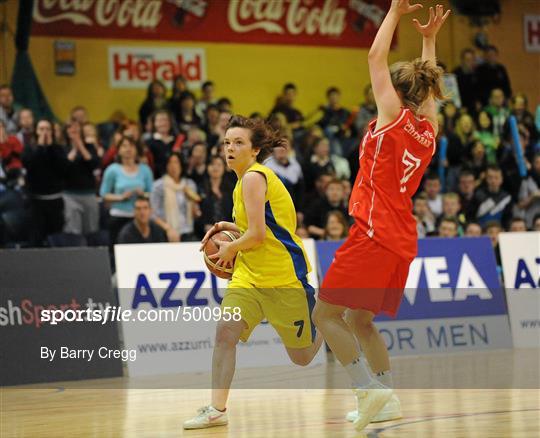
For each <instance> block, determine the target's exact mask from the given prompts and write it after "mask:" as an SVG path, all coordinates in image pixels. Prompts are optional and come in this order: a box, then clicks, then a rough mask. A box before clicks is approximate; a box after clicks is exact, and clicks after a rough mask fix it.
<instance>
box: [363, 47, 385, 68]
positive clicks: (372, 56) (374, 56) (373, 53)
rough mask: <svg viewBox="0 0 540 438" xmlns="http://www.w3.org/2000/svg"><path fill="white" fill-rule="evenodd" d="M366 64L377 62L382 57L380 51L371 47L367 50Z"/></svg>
mask: <svg viewBox="0 0 540 438" xmlns="http://www.w3.org/2000/svg"><path fill="white" fill-rule="evenodd" d="M367 59H368V64H375V63H377V62H379V61H380V60H381V59H383V57H382V56H381V52H380V51H379V50H376V49H373V48H371V49H370V51H369V52H368V56H367Z"/></svg>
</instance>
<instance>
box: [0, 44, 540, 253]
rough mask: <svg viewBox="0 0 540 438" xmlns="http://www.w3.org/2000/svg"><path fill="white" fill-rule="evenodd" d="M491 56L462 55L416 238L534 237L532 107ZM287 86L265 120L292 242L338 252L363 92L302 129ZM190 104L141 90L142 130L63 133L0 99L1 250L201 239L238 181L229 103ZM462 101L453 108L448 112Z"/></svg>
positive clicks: (539, 212) (203, 95) (178, 85)
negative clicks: (289, 210) (318, 242)
mask: <svg viewBox="0 0 540 438" xmlns="http://www.w3.org/2000/svg"><path fill="white" fill-rule="evenodd" d="M497 56H498V52H497V49H496V48H494V47H491V46H489V47H487V48H486V49H485V50H484V52H483V56H481V57H479V56H477V54H476V52H475V51H474V50H472V49H465V50H463V52H462V55H461V64H460V65H459V67H457V68H456V69H455V70H454V71H453V74H454V75H455V78H456V80H457V84H458V86H459V93H458V95H457V96H456V95H454V96H451V97H450V98H449V100H447V101H445V102H442V103H441V106H440V112H439V134H438V137H437V143H438V145H440V144H441V143H442V141H443V140H444V141H445V142H446V144H447V145H448V146H447V149H446V150H447V153H446V155H445V156H442V155H441V154H440V153H436V154H435V155H434V158H433V161H432V163H431V165H430V167H429V169H428V172H427V173H426V175H425V177H424V181H423V183H422V186H421V187H420V189H419V191H418V193H417V194H416V196H415V198H414V203H413V211H414V214H415V216H416V218H417V223H418V234H419V237H426V236H440V237H445V238H454V237H458V236H480V235H488V236H489V237H490V238H491V240H492V242H493V246H494V247H497V235H498V233H499V232H500V231H502V230H510V231H526V230H538V231H540V145H539V142H538V134H539V132H540V106H538V107H536V116H534V115H533V114H532V113H531V112H530V111H529V108H528V101H527V97H526V96H525V95H523V94H522V93H519V92H516V93H513V92H512V87H511V83H510V79H509V77H508V74H507V73H506V69H505V68H504V66H502V65H501V64H500V63H499V62H498V60H497ZM297 93H298V90H297V87H296V86H295V85H294V84H292V83H289V84H286V85H285V86H284V87H283V89H282V92H281V94H280V95H279V96H278V97H277V98H276V102H275V105H274V107H273V108H272V110H271V112H270V114H268V115H262V114H260V113H253V114H251V117H265V118H267V119H268V120H269V121H270V123H271V124H272V126H273V127H274V128H275V129H279V130H280V131H281V132H282V133H283V135H285V136H287V137H288V139H289V142H288V147H287V148H278V149H275V151H274V153H273V155H272V156H271V157H270V158H269V159H268V161H267V162H266V165H267V166H268V167H270V168H271V169H273V170H274V171H275V172H276V174H277V175H278V176H279V178H280V179H281V180H282V181H283V183H284V184H285V186H286V187H287V189H288V190H289V192H290V194H291V197H292V199H293V201H294V204H295V206H296V209H297V211H298V230H297V232H298V234H299V235H300V236H302V237H313V238H315V239H329V240H340V239H343V238H344V237H346V236H347V233H348V229H349V226H350V224H351V219H350V218H349V216H348V211H347V204H348V197H349V194H350V191H351V184H352V183H354V179H355V176H356V173H357V171H358V146H359V142H360V139H361V138H362V136H363V134H364V133H365V130H366V129H367V125H368V122H369V121H370V120H371V119H372V118H374V117H376V114H377V109H376V106H375V102H374V98H373V93H372V91H371V88H370V86H369V85H367V86H366V87H365V89H364V100H363V102H361V103H360V104H359V106H358V107H357V108H344V107H343V106H342V105H341V102H340V100H341V91H340V90H339V89H338V88H336V87H330V88H328V90H327V91H326V95H325V97H326V103H325V104H324V105H321V107H320V108H318V111H317V112H313V114H311V115H309V116H305V115H304V114H302V112H301V111H300V110H298V109H297V108H296V106H295V103H296V97H297ZM198 94H199V98H196V96H195V95H194V94H193V92H192V91H190V90H188V88H187V84H186V81H185V79H184V78H183V77H182V76H178V77H176V78H174V80H173V82H172V84H171V89H170V90H168V89H167V87H166V85H165V84H163V83H162V82H160V81H157V80H155V81H153V82H151V83H150V84H149V86H148V89H147V94H146V97H145V99H144V101H143V102H142V104H141V105H140V108H139V111H138V114H139V120H129V119H127V118H126V117H123V116H121V115H119V116H118V117H117V118H116V119H115V120H114V121H107V122H103V123H99V124H95V123H93V122H91V121H90V120H91V117H90V115H89V114H88V112H87V110H86V109H85V107H84V106H77V107H75V108H73V110H72V111H71V114H70V117H69V120H68V121H67V123H65V124H61V123H59V122H58V121H50V120H45V119H38V118H37V117H36V115H34V114H33V112H32V111H31V110H30V109H28V108H23V107H21V106H20V105H18V104H17V102H15V101H14V98H13V93H12V90H11V89H10V87H9V86H8V85H2V86H0V245H1V246H8V247H14V246H57V245H60V246H62V245H70V244H76V245H85V244H88V245H113V244H114V243H143V242H163V241H169V242H178V241H195V240H198V239H200V238H201V237H202V236H203V235H204V233H205V231H206V230H207V229H208V228H209V227H211V225H212V224H214V223H215V222H216V221H219V220H229V221H230V220H231V219H232V217H231V216H232V191H233V189H234V186H235V182H236V176H235V174H234V173H233V172H231V171H230V170H229V169H227V167H226V164H225V160H224V155H223V148H222V147H221V142H222V140H223V137H224V134H225V128H226V126H227V122H228V120H229V118H230V117H231V115H232V114H233V104H232V100H231V99H229V98H226V97H223V98H220V99H217V98H216V97H215V92H214V84H213V83H212V82H211V81H207V82H205V83H204V84H203V85H202V89H201V90H200V93H198ZM456 97H457V98H456ZM510 116H515V118H516V119H517V124H518V132H519V138H520V143H521V150H522V155H523V159H524V163H525V168H526V172H527V174H526V175H523V174H522V173H520V166H519V163H520V162H519V159H518V156H517V148H516V147H515V145H514V143H513V141H512V135H511V133H510V128H509V122H508V120H509V117H510Z"/></svg>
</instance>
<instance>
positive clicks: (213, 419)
mask: <svg viewBox="0 0 540 438" xmlns="http://www.w3.org/2000/svg"><path fill="white" fill-rule="evenodd" d="M197 412H198V414H197V416H196V417H194V418H192V419H191V420H187V421H184V429H206V428H207V427H214V426H225V425H226V424H227V423H228V422H229V420H228V419H227V412H221V411H218V410H217V409H215V408H213V407H212V406H205V407H203V408H201V409H199V410H198V411H197Z"/></svg>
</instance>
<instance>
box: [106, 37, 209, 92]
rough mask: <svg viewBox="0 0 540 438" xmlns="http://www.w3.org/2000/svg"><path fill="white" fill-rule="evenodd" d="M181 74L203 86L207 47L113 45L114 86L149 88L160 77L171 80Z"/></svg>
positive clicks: (111, 80) (111, 76)
mask: <svg viewBox="0 0 540 438" xmlns="http://www.w3.org/2000/svg"><path fill="white" fill-rule="evenodd" d="M177 75H182V76H184V78H186V80H187V81H188V84H189V87H190V88H199V87H200V86H201V85H202V82H203V81H205V80H206V56H205V51H204V49H188V48H185V47H181V48H163V47H126V46H118V47H117V46H110V47H109V85H110V86H111V88H146V87H148V83H149V82H150V81H152V80H154V79H159V80H161V81H164V82H166V83H168V82H171V81H172V80H173V78H174V77H175V76H177Z"/></svg>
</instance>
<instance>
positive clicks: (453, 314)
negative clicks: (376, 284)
mask: <svg viewBox="0 0 540 438" xmlns="http://www.w3.org/2000/svg"><path fill="white" fill-rule="evenodd" d="M340 245H341V242H317V251H318V257H319V261H320V267H319V272H320V274H321V278H323V277H324V273H325V272H326V271H327V269H328V267H329V266H330V263H331V262H332V259H333V256H334V252H335V251H336V250H337V248H338V247H339V246H340ZM355 292H356V293H362V291H361V290H359V291H355V290H351V293H355ZM376 321H377V327H378V328H379V331H380V332H381V333H382V335H383V337H384V338H385V341H386V344H387V346H388V349H389V350H390V352H391V354H394V355H398V354H424V353H434V352H447V351H458V350H476V349H490V348H507V347H511V346H512V344H511V338H510V330H509V325H508V317H507V313H506V306H505V302H504V293H503V290H502V287H501V285H500V284H499V279H498V276H497V270H496V264H495V257H494V254H493V249H492V247H491V244H490V241H489V239H488V238H485V237H482V238H463V239H439V238H429V239H420V240H419V241H418V256H417V257H416V258H415V259H414V260H413V262H412V263H411V266H410V269H409V276H408V278H407V284H406V287H405V291H404V297H403V300H402V302H401V307H400V309H399V312H398V315H397V318H396V319H395V320H394V319H391V318H389V317H387V316H385V315H380V316H378V317H377V318H376Z"/></svg>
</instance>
